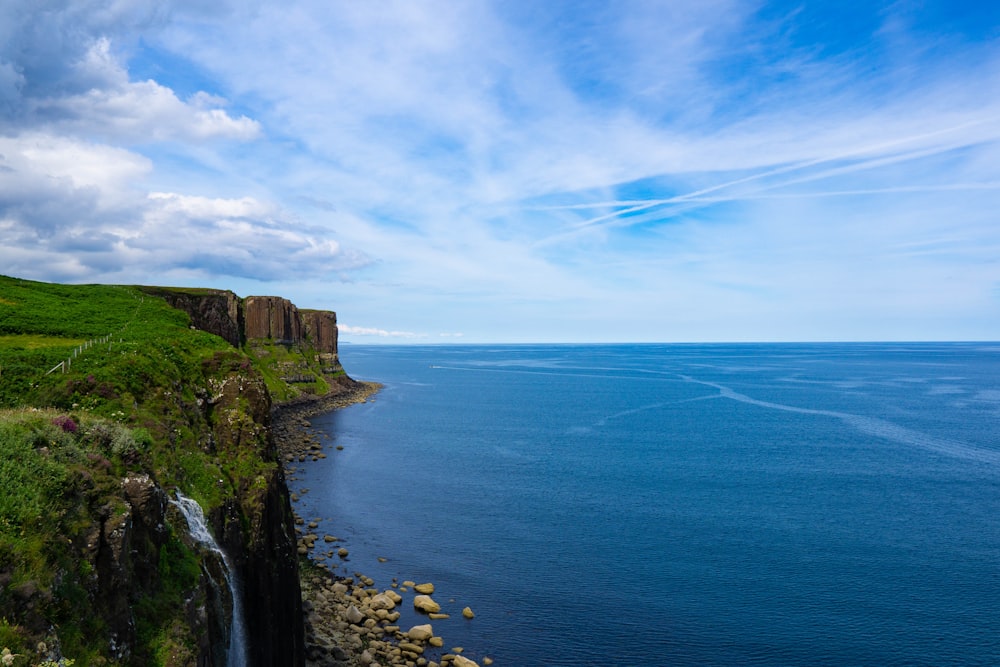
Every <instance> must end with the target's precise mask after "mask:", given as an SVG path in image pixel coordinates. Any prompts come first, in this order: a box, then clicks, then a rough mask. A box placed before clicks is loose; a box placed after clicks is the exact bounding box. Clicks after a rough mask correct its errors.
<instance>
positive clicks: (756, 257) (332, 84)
mask: <svg viewBox="0 0 1000 667" xmlns="http://www.w3.org/2000/svg"><path fill="white" fill-rule="evenodd" d="M206 4H208V3H202V2H198V1H196V0H173V1H164V0H115V1H114V2H107V1H106V0H100V1H98V0H73V1H72V2H55V1H45V0H7V1H6V2H3V3H0V273H4V274H8V275H16V276H20V277H24V278H31V279H37V280H49V281H59V282H107V283H146V284H170V285H189V286H211V287H220V288H227V289H232V290H234V291H235V292H237V293H238V294H240V295H243V296H246V295H250V294H278V295H282V296H286V297H288V298H290V299H292V300H293V301H294V302H295V303H296V304H298V305H299V306H300V307H309V308H330V309H334V310H336V311H337V312H338V315H339V320H340V323H341V325H342V333H341V338H342V340H345V341H355V342H392V343H404V342H412V343H448V342H549V341H554V342H591V341H593V342H615V341H666V342H672V341H695V342H696V341H803V340H804V341H808V340H817V341H826V340H996V339H997V337H998V331H1000V263H998V258H1000V4H997V3H987V2H953V1H951V2H947V1H940V2H938V1H935V0H929V1H926V2H906V1H901V2H841V3H833V2H803V3H793V2H750V1H745V0H740V1H727V0H698V1H696V2H695V1H690V2H688V1H685V0H676V1H670V2H666V1H659V2H638V1H636V2H629V1H624V0H623V1H618V2H585V1H575V2H554V1H553V2H534V1H532V2H518V1H512V0H497V1H496V2H488V1H472V0H458V1H455V0H448V1H441V2H421V1H418V0H404V1H397V2H390V1H386V2H338V1H331V0H301V1H296V0H293V1H283V2H280V3H279V2H276V1H272V0H247V1H243V2H237V1H235V0H230V1H228V2H226V1H220V2H216V3H211V5H210V6H209V7H206V6H205V5H206Z"/></svg>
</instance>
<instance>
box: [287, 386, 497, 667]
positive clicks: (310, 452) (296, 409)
mask: <svg viewBox="0 0 1000 667" xmlns="http://www.w3.org/2000/svg"><path fill="white" fill-rule="evenodd" d="M381 388H382V385H380V384H377V383H373V382H353V383H352V384H350V385H346V386H344V390H343V391H341V392H338V393H336V394H333V395H331V396H328V397H322V398H318V399H312V400H308V401H299V402H295V403H287V404H283V405H280V406H277V407H276V408H275V409H274V410H273V412H272V430H273V433H274V439H275V443H276V445H277V447H278V451H279V453H280V455H281V458H282V460H283V461H284V464H285V472H286V475H287V476H288V478H289V479H294V473H295V471H296V469H297V466H298V465H299V464H302V463H307V462H310V461H318V460H319V459H321V458H326V454H325V453H324V452H323V439H322V438H321V437H319V435H318V434H316V433H315V432H314V431H313V429H312V425H311V424H310V422H309V417H312V416H315V415H318V414H323V413H327V412H330V411H333V410H337V409H340V408H343V407H347V406H348V405H353V404H355V403H363V402H366V401H368V400H369V399H370V398H371V397H372V396H374V395H375V394H376V393H377V392H378V391H379V390H380V389H381ZM290 496H291V498H292V502H293V512H295V502H296V501H297V500H298V498H297V496H296V494H294V493H291V494H290ZM295 524H296V537H297V538H298V553H299V556H300V558H301V560H300V568H299V571H300V583H301V588H302V609H303V616H304V622H305V639H306V665H307V667H319V666H321V665H322V666H325V667H368V666H369V665H386V666H389V665H391V666H406V667H481V666H482V667H487V666H489V665H492V664H493V661H492V660H491V659H490V658H488V657H484V658H482V659H481V662H476V661H474V660H471V659H469V658H467V657H465V656H463V655H462V652H463V649H462V648H461V647H452V648H450V649H448V650H447V651H446V650H445V649H444V646H445V642H444V639H443V638H442V637H440V636H437V635H435V634H434V629H433V621H435V620H438V619H443V618H447V614H441V613H440V606H439V605H438V604H437V603H436V602H434V600H433V598H432V597H431V595H432V594H433V592H434V586H433V584H431V583H421V584H416V583H414V582H411V581H404V582H402V583H398V582H396V581H393V583H392V586H391V587H390V588H388V589H385V590H379V589H377V588H374V583H375V582H374V580H372V579H371V578H370V577H367V576H365V575H364V574H362V573H359V572H356V573H354V576H353V577H340V576H337V575H335V574H334V573H333V572H332V571H331V569H330V568H329V567H328V566H327V565H326V564H325V563H324V562H323V561H324V560H325V559H326V558H328V557H331V558H332V557H334V556H337V557H339V558H346V557H347V555H348V550H347V549H346V548H344V547H339V548H337V549H336V551H334V548H335V543H336V542H338V539H337V538H336V537H334V536H332V535H323V536H322V537H321V536H320V535H319V534H317V533H316V532H314V531H315V529H316V528H318V524H317V523H316V522H314V521H310V522H308V523H307V522H306V520H305V519H304V518H303V517H301V516H299V514H298V513H297V512H295ZM320 541H322V543H323V544H326V545H328V546H329V547H330V551H329V553H328V554H321V555H318V556H316V557H315V558H311V557H310V556H311V554H313V553H314V552H315V550H316V544H317V543H318V542H320ZM409 594H413V597H412V601H409V600H406V599H405V598H404V596H406V597H409ZM407 603H412V604H413V606H414V609H416V610H418V611H419V612H421V613H422V614H425V615H426V619H427V621H428V622H427V623H422V624H419V625H415V626H413V627H411V628H409V629H405V628H403V627H401V626H399V625H398V624H397V622H398V620H399V618H400V615H401V614H400V612H399V611H398V607H399V606H400V605H402V604H407ZM462 613H463V615H464V616H465V617H466V618H469V619H471V618H472V617H473V616H474V613H473V612H472V610H471V609H469V608H468V607H466V608H465V609H464V610H463V612H462ZM425 653H426V654H427V655H426V656H425ZM428 656H431V657H428Z"/></svg>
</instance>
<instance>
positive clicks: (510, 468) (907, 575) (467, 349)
mask: <svg viewBox="0 0 1000 667" xmlns="http://www.w3.org/2000/svg"><path fill="white" fill-rule="evenodd" d="M341 360H342V362H343V364H344V367H345V368H346V369H347V371H348V372H349V373H350V374H351V375H352V377H355V378H358V379H363V380H373V381H378V382H381V383H383V384H384V385H385V387H384V389H383V390H382V391H381V392H380V393H379V394H378V395H377V396H376V397H375V398H374V399H373V400H371V401H369V402H368V403H364V404H359V405H355V406H352V407H350V408H347V409H344V410H340V411H337V412H334V413H331V414H328V415H324V416H321V417H317V418H314V419H313V424H314V426H316V427H317V428H318V429H321V430H322V431H324V432H325V433H327V434H328V435H329V437H330V440H329V443H328V444H329V445H330V446H329V447H327V449H326V451H327V454H328V458H326V459H323V460H320V461H318V462H315V463H309V464H307V465H305V466H304V468H302V469H300V470H299V471H298V472H296V473H295V476H296V479H295V480H294V481H292V482H290V486H291V488H292V490H293V491H298V492H303V495H302V497H301V500H300V502H299V504H298V505H297V510H298V511H299V513H300V514H301V515H303V516H305V517H307V518H308V519H314V518H315V519H318V520H319V521H320V528H319V529H318V530H319V532H320V533H321V534H322V533H330V534H333V535H336V536H337V537H339V538H340V539H341V540H342V542H340V543H337V544H334V545H330V546H333V547H336V548H339V547H340V546H345V547H346V548H348V549H349V551H350V556H349V557H348V558H347V560H346V561H343V562H342V563H341V562H340V561H339V559H337V558H335V557H334V558H330V559H329V560H328V561H327V562H329V563H331V564H337V563H339V564H338V565H337V571H338V572H339V573H341V574H350V573H354V572H360V573H363V574H365V575H367V576H370V577H372V578H373V579H375V582H376V584H375V585H376V586H377V587H379V588H386V587H388V586H389V585H390V584H391V583H392V582H393V581H394V580H396V581H399V582H401V581H404V580H407V579H409V580H413V581H416V582H418V583H419V582H422V581H429V582H432V583H434V584H435V586H436V591H435V593H434V596H433V597H434V598H435V600H437V601H438V602H440V603H441V604H442V606H443V607H444V611H445V612H449V613H451V617H450V618H449V619H445V620H438V621H433V622H432V623H433V626H434V631H435V634H438V635H441V636H443V637H444V639H445V642H446V644H445V649H449V648H451V647H455V646H461V647H463V648H464V650H465V653H464V654H465V655H466V656H467V657H470V658H472V659H474V660H482V658H483V657H486V656H488V657H490V658H492V659H493V660H494V661H495V662H494V664H495V665H497V666H503V667H511V666H517V667H520V666H530V665H567V666H568V665H573V666H581V665H600V666H608V665H754V664H756V665H838V666H840V665H1000V344H990V343H978V344H977V343H940V344H931V343H915V344H902V343H895V344H860V343H859V344H740V345H722V344H712V345H701V344H688V345H500V346H485V345H483V346H480V345H453V346H361V345H343V346H342V349H341ZM335 446H340V447H343V449H342V450H338V449H335ZM380 559H383V560H384V562H383V560H380ZM466 606H468V607H470V608H471V609H472V610H473V611H474V612H475V614H476V616H475V618H474V619H472V620H466V619H464V618H462V616H461V610H462V608H463V607H466ZM406 607H407V605H405V604H404V611H405V615H404V617H403V618H402V619H401V620H400V621H399V624H400V625H402V626H403V629H404V630H405V629H407V628H408V627H410V625H411V624H417V623H421V622H426V620H425V619H424V617H420V616H418V615H417V614H416V613H415V612H413V611H412V610H411V609H407V608H406ZM428 656H429V657H433V654H430V653H429V654H428Z"/></svg>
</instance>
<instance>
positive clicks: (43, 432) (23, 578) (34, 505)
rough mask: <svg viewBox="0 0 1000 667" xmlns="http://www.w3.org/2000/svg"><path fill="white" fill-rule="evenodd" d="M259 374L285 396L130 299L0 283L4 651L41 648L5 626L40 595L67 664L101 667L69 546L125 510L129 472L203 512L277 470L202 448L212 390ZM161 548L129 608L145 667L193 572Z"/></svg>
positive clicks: (207, 337)
mask: <svg viewBox="0 0 1000 667" xmlns="http://www.w3.org/2000/svg"><path fill="white" fill-rule="evenodd" d="M192 291H193V292H194V290H192ZM95 339H106V341H107V342H101V343H99V344H94V345H92V346H90V347H88V348H87V349H85V350H84V351H82V352H81V353H79V354H78V355H77V356H76V357H75V358H73V360H72V364H71V366H70V370H69V372H66V373H63V372H61V371H58V370H57V371H56V372H54V373H50V374H46V371H48V370H49V369H51V368H52V367H53V366H55V365H57V364H58V363H59V362H61V361H64V360H66V359H67V358H70V357H72V355H73V351H74V349H79V347H80V346H81V345H82V344H83V343H86V342H87V341H92V340H95ZM289 354H290V353H289V352H288V351H287V350H283V351H281V354H280V355H279V354H277V353H276V354H273V355H268V356H269V357H271V358H278V357H280V358H281V359H282V360H284V361H287V357H288V355H289ZM299 359H300V360H304V361H302V363H303V364H304V365H305V366H308V365H310V363H309V359H308V358H307V357H303V356H302V355H299ZM255 368H259V369H260V371H262V372H263V373H264V375H265V376H266V377H267V378H268V386H269V387H272V386H273V387H275V388H277V389H283V390H284V392H283V393H285V394H288V393H291V390H288V389H287V388H284V387H281V383H280V382H279V381H278V380H277V378H276V377H275V373H274V372H273V370H272V369H270V368H268V367H267V365H266V364H262V363H261V362H260V361H258V360H255V359H253V358H251V357H249V356H247V355H246V354H244V353H243V352H242V351H239V350H235V349H233V348H232V347H231V346H229V345H228V344H227V343H226V342H225V341H223V340H222V339H221V338H218V337H217V336H213V335H211V334H207V333H204V332H201V331H195V330H192V329H191V328H190V326H189V320H188V317H187V315H186V314H184V313H182V312H180V311H177V310H174V309H172V308H170V307H169V306H168V305H167V304H166V303H165V302H164V301H162V300H160V299H158V298H155V297H151V296H149V295H144V294H143V293H142V292H141V291H140V290H138V289H136V288H131V287H119V286H100V285H82V286H79V285H75V286H71V285H54V284H48V283H36V282H30V281H24V280H19V279H15V278H7V277H3V276H0V648H3V647H4V646H9V647H10V648H11V649H12V650H14V649H25V648H26V647H27V646H28V643H29V642H31V641H34V640H36V639H37V637H36V636H34V635H32V633H31V632H30V631H29V630H28V629H26V628H23V627H21V626H19V625H18V619H17V618H16V617H12V616H16V613H15V611H14V610H15V607H16V605H15V604H14V597H16V595H15V593H16V592H18V591H24V590H28V591H30V590H33V589H37V590H40V591H43V592H44V595H42V596H40V597H39V599H41V600H44V601H45V602H44V604H45V605H46V608H45V609H44V610H43V612H44V615H45V618H47V619H48V620H49V621H50V622H51V623H52V624H53V625H54V626H55V627H58V628H59V635H60V640H61V641H62V649H63V652H64V654H65V655H70V656H74V657H76V658H77V665H85V664H101V660H102V658H101V656H100V653H101V650H102V649H101V648H100V647H101V646H103V645H104V644H106V640H104V637H106V634H105V633H102V627H101V620H100V619H99V618H96V617H95V616H94V615H92V614H87V613H86V602H87V601H86V590H85V589H86V585H85V584H86V580H87V577H88V576H89V575H90V573H89V572H87V571H86V569H87V564H86V562H84V561H83V560H81V558H80V557H79V554H78V549H76V548H75V547H74V546H73V545H74V544H79V543H80V542H81V541H84V539H85V536H84V532H85V531H86V530H87V529H88V528H89V527H90V526H92V525H93V521H94V515H95V513H98V512H104V513H107V512H108V511H109V508H110V511H114V507H115V506H116V504H120V503H121V502H122V501H121V499H120V480H121V478H122V476H123V475H125V474H126V473H127V472H129V471H136V472H145V473H148V474H150V475H152V476H153V477H154V479H156V480H158V482H159V483H160V484H161V485H163V486H177V487H178V488H181V489H183V490H184V491H185V493H187V494H188V495H190V496H193V497H194V498H195V499H197V500H198V501H199V502H200V503H201V504H202V506H203V507H205V508H206V509H208V508H211V507H213V506H215V505H218V504H219V503H220V502H221V501H222V499H223V498H224V497H227V496H230V495H231V494H233V493H235V492H236V488H237V487H238V486H240V485H241V484H246V483H247V480H248V479H249V480H253V479H254V478H255V475H259V473H260V472H261V469H262V468H263V467H267V466H274V465H275V464H274V463H273V462H267V461H264V460H262V459H261V458H260V457H259V455H258V454H257V452H256V451H254V450H253V448H252V447H251V448H246V449H245V450H242V449H241V450H237V451H227V452H218V453H217V452H215V451H214V446H213V445H212V444H211V443H207V442H206V433H207V432H208V430H209V429H210V426H211V424H210V423H208V421H211V419H212V417H211V416H209V417H206V413H210V411H206V410H205V409H204V408H203V405H204V402H205V401H206V400H207V399H209V395H208V394H210V393H211V388H212V387H214V386H218V384H219V383H220V382H222V381H223V380H224V379H225V378H227V377H230V376H232V374H233V373H243V372H254V369H255ZM316 389H317V390H319V391H318V392H317V393H322V390H323V387H322V386H319V385H317V387H316ZM294 391H295V392H297V391H298V390H297V389H296V390H294ZM206 420H207V421H206ZM171 544H172V546H171V547H170V548H171V549H172V550H173V551H174V553H172V554H171V555H170V556H171V557H170V558H168V559H166V562H167V563H169V564H170V566H169V567H168V571H167V572H165V573H161V574H163V575H164V576H163V580H162V586H161V590H160V591H158V592H157V593H156V594H155V595H152V596H149V597H148V598H147V599H143V600H138V601H136V613H137V616H138V619H137V620H138V622H139V626H140V627H139V631H140V636H141V640H142V641H143V642H144V646H143V647H141V653H142V658H143V659H144V660H147V661H149V662H148V664H157V663H158V662H159V660H158V659H157V658H156V656H157V655H160V654H165V653H166V652H168V650H169V649H171V648H172V647H171V646H170V641H171V640H170V639H169V637H168V636H167V635H168V634H169V632H167V630H166V629H165V628H167V626H169V625H170V624H171V623H175V622H176V620H177V619H171V618H169V616H170V613H172V612H173V613H176V610H178V609H180V607H181V606H182V605H180V604H179V600H176V599H174V598H175V597H176V596H177V595H180V594H181V591H183V590H184V589H185V586H186V585H187V584H189V583H190V581H189V580H190V578H191V577H192V576H193V575H196V574H197V567H196V566H194V567H193V568H192V565H191V562H192V558H193V556H192V555H191V554H190V553H188V552H187V551H186V549H185V548H184V546H183V545H182V544H181V543H180V542H179V541H174V542H172V543H171ZM160 616H165V617H164V618H160ZM15 652H16V651H15ZM25 660H26V658H25ZM18 664H29V663H28V662H21V663H18Z"/></svg>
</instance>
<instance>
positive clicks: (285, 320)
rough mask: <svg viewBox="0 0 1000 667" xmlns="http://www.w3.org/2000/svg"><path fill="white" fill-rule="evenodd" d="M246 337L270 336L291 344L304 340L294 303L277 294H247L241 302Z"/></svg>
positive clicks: (278, 341) (300, 319)
mask: <svg viewBox="0 0 1000 667" xmlns="http://www.w3.org/2000/svg"><path fill="white" fill-rule="evenodd" d="M243 308H244V313H245V318H246V325H245V332H246V337H247V338H248V339H251V338H270V339H272V340H273V341H274V342H276V343H283V344H286V345H291V344H295V343H300V342H302V341H303V340H304V336H303V326H302V316H301V315H300V314H299V309H298V308H296V307H295V304H294V303H292V302H291V301H289V300H288V299H283V298H281V297H278V296H248V297H247V298H246V300H245V301H244V302H243Z"/></svg>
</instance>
